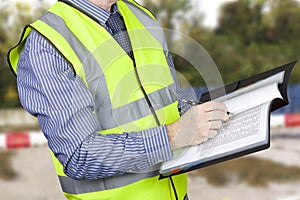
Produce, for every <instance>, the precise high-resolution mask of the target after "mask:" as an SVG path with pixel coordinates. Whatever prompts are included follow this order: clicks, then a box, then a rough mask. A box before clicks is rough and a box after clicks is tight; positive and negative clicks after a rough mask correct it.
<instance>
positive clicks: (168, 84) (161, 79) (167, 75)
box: [9, 0, 187, 200]
mask: <svg viewBox="0 0 300 200" xmlns="http://www.w3.org/2000/svg"><path fill="white" fill-rule="evenodd" d="M117 4H118V9H119V11H120V13H121V14H122V16H123V18H124V22H125V25H126V27H127V31H128V34H129V38H130V41H131V45H132V48H133V54H134V59H131V58H130V57H129V56H128V54H127V53H126V52H125V51H124V50H123V49H122V48H121V47H120V46H119V44H118V43H117V42H116V41H115V40H114V39H113V37H112V36H111V34H110V33H109V32H108V31H107V30H106V29H105V28H104V27H102V26H101V25H99V24H98V23H97V22H96V21H95V20H93V18H92V17H90V16H88V15H86V14H85V13H83V12H81V11H80V10H78V9H76V8H74V7H72V6H70V5H68V4H67V3H66V2H62V1H59V2H57V3H55V4H54V5H53V6H52V7H51V8H50V9H49V11H48V12H47V13H46V14H45V15H43V16H42V17H41V18H40V19H39V20H37V21H35V22H34V23H32V24H30V25H29V26H27V27H26V28H25V30H24V32H23V36H22V38H21V41H20V42H19V44H18V45H17V46H16V47H14V48H13V49H11V50H10V52H9V62H10V65H11V67H12V69H13V71H14V72H15V73H16V74H17V65H18V60H19V56H20V53H21V51H22V49H23V47H24V44H25V41H26V38H27V36H28V35H29V33H30V31H31V30H32V29H34V30H36V31H37V32H39V33H40V34H41V35H43V36H44V37H45V38H47V39H48V40H49V41H50V42H51V43H52V45H53V46H54V47H55V48H56V49H57V50H58V51H59V52H60V53H61V55H62V56H64V58H65V59H66V60H67V61H68V62H69V63H70V64H71V65H72V67H73V68H74V70H75V72H76V74H78V75H79V76H80V78H81V79H82V80H83V81H84V83H85V84H86V86H87V88H88V89H89V90H90V92H91V93H92V95H93V97H94V102H95V112H94V113H95V116H96V117H97V119H98V121H99V124H100V126H101V130H99V134H109V133H118V134H121V133H123V132H136V131H142V130H146V129H149V128H153V127H156V126H159V125H164V124H170V123H173V122H174V121H176V120H178V119H179V113H178V107H177V106H178V101H177V98H176V95H175V94H176V88H175V82H174V79H173V76H172V74H171V70H170V67H169V66H168V63H167V61H166V55H165V51H164V49H166V43H165V39H164V35H163V32H162V30H161V29H160V27H159V25H158V23H157V22H156V20H155V18H154V17H153V16H152V14H151V13H150V12H149V11H148V10H147V9H145V8H144V7H142V6H140V5H139V4H137V3H136V2H134V1H132V0H123V1H118V2H117ZM99 148H100V147H99ZM52 158H53V161H54V166H55V169H56V172H57V174H58V176H59V181H60V183H61V186H62V189H63V191H64V194H65V196H66V197H67V198H68V199H72V200H73V199H74V200H75V199H76V200H77V199H84V200H94V199H95V200H96V199H97V200H100V199H103V200H104V199H105V200H109V199H130V200H132V199H137V200H140V199H143V200H144V199H145V200H146V199H149V200H157V199H166V200H169V199H170V200H171V199H175V198H176V197H175V194H174V191H173V188H172V184H173V187H175V188H176V193H177V196H178V199H183V198H184V196H185V195H186V192H187V177H186V175H185V174H183V175H178V176H174V177H173V183H171V181H170V179H162V180H159V179H158V177H159V173H158V171H152V172H145V173H137V174H135V173H127V174H124V175H122V176H115V177H112V178H105V179H99V180H95V181H84V180H74V179H72V178H70V177H68V176H66V174H65V173H64V169H63V166H62V164H61V163H60V162H59V161H58V159H57V158H56V157H55V152H54V153H52Z"/></svg>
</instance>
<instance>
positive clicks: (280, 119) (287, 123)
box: [270, 113, 300, 128]
mask: <svg viewBox="0 0 300 200" xmlns="http://www.w3.org/2000/svg"><path fill="white" fill-rule="evenodd" d="M270 126H271V127H274V128H276V127H286V128H288V127H295V126H300V113H293V114H285V115H271V120H270Z"/></svg>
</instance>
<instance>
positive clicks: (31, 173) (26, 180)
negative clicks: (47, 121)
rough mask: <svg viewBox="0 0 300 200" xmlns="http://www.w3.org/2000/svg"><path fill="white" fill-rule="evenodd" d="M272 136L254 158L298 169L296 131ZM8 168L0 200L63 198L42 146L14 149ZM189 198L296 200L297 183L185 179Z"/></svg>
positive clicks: (298, 199) (298, 195)
mask: <svg viewBox="0 0 300 200" xmlns="http://www.w3.org/2000/svg"><path fill="white" fill-rule="evenodd" d="M273 132H274V131H273ZM272 135H273V137H272V143H271V147H270V148H269V149H268V150H265V151H262V152H259V153H256V154H254V155H255V156H259V157H261V158H265V159H272V160H274V161H277V162H281V163H284V164H286V165H297V166H300V145H299V144H300V128H297V129H289V130H285V129H284V130H277V131H276V133H272ZM12 165H13V168H14V170H15V171H17V173H18V178H16V179H15V180H13V181H8V182H7V181H2V180H0V200H63V199H65V198H64V196H63V195H62V193H61V189H60V186H59V184H58V181H57V178H56V174H55V172H54V168H53V165H52V162H51V159H50V154H49V151H48V149H47V148H46V147H36V148H31V149H22V150H16V151H15V152H14V154H13V159H12ZM189 196H190V199H191V200H241V199H242V200H300V181H299V182H292V183H284V184H277V183H271V184H269V186H267V187H249V186H248V185H247V184H232V185H227V186H225V187H215V186H211V185H209V184H208V183H207V182H206V180H205V179H204V178H201V177H189Z"/></svg>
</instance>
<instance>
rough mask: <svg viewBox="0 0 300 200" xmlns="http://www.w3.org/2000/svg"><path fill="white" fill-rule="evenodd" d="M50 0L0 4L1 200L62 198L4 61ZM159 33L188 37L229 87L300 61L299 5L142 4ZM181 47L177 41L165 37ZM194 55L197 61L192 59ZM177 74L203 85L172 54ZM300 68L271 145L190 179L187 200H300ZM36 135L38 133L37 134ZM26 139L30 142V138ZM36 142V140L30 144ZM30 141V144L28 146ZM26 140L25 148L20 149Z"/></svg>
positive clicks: (224, 0) (284, 1) (171, 0)
mask: <svg viewBox="0 0 300 200" xmlns="http://www.w3.org/2000/svg"><path fill="white" fill-rule="evenodd" d="M55 2H56V1H54V0H23V1H21V0H19V1H18V0H0V15H1V17H0V64H1V65H0V86H1V87H0V199H1V200H2V199H4V200H15V199H26V200H27V199H28V200H35V199H37V200H60V199H64V197H63V195H62V194H61V191H60V188H59V185H58V182H57V179H56V175H55V172H54V169H53V166H52V163H51V159H50V154H49V152H48V150H47V147H46V145H45V140H44V139H43V138H40V137H39V136H37V135H40V130H39V126H38V123H37V121H36V119H35V118H33V117H31V116H29V115H28V114H27V113H26V112H24V110H23V109H22V108H21V105H20V103H19V100H18V93H17V89H16V78H15V77H14V75H13V74H12V73H11V71H10V69H9V67H8V64H7V61H6V59H7V58H6V56H7V52H8V50H9V49H10V48H11V47H12V46H14V45H15V44H16V43H17V42H18V41H19V38H20V35H21V33H22V30H23V28H24V26H25V25H26V24H28V23H30V22H32V21H34V20H35V19H37V18H38V17H39V16H41V15H42V14H43V13H44V12H45V11H46V10H47V9H48V8H49V7H50V6H51V5H52V4H53V3H55ZM138 2H139V3H141V4H143V5H144V6H146V7H147V8H149V9H150V10H151V11H152V12H153V14H154V15H155V16H157V18H158V20H159V22H160V24H161V25H162V27H164V28H168V29H172V30H176V31H179V32H181V33H184V34H186V35H188V36H190V37H191V38H192V39H193V40H195V41H197V42H198V43H199V44H201V45H202V46H203V47H204V49H205V50H206V51H207V52H208V53H209V55H210V56H211V57H212V59H213V60H214V62H215V63H216V65H217V67H218V69H219V71H220V73H221V75H222V78H223V81H224V83H225V84H226V83H230V82H234V81H237V80H240V79H242V78H245V77H248V76H250V75H254V74H257V73H259V72H263V71H265V70H267V69H271V68H274V67H277V66H280V65H283V64H286V63H289V62H292V61H294V60H298V59H299V58H300V1H298V0H211V1H204V0H151V1H150V0H139V1H138ZM168 40H169V41H168V42H169V47H170V45H172V47H170V48H172V49H177V48H182V49H186V51H189V53H190V54H193V49H188V46H185V45H187V44H184V43H182V42H181V41H182V38H180V37H174V38H168ZM195 56H197V55H195ZM173 57H174V62H175V66H176V69H177V70H178V71H179V72H180V73H181V74H183V75H184V77H185V78H186V79H187V80H188V81H189V82H190V83H191V84H192V86H193V87H195V88H196V89H199V88H200V89H201V88H203V87H204V86H205V84H204V83H203V80H202V78H201V77H199V76H197V74H198V73H195V69H194V68H193V66H191V65H190V64H189V62H187V61H186V60H185V59H184V58H181V57H180V56H178V55H176V54H174V55H173ZM299 77H300V66H299V64H296V67H295V69H294V71H293V72H292V75H291V78H290V85H289V88H288V94H289V100H290V104H289V105H288V106H286V107H284V108H282V109H280V110H278V111H276V112H275V113H273V114H272V116H271V120H272V119H273V117H274V118H275V117H279V118H280V119H281V120H282V122H281V123H279V124H276V125H274V126H272V127H271V147H270V148H269V149H268V150H265V151H262V152H259V153H255V154H253V155H251V156H245V157H243V158H239V159H234V160H232V161H227V162H224V163H222V164H217V165H214V166H211V167H206V168H204V169H201V170H197V171H194V172H192V173H190V174H189V181H190V188H189V193H190V199H192V200H197V199H204V200H216V199H220V200H233V199H235V200H239V199H244V200H245V199H263V200H267V199H270V200H271V199H272V200H273V199H278V200H285V199H286V200H288V199H289V200H300V189H299V188H300V145H299V142H300V126H299V127H298V125H299V124H298V122H299V121H300V117H299V114H298V113H300V78H299ZM36 132H37V133H36ZM28 135H29V136H28ZM32 138H35V139H32ZM29 140H34V143H32V142H31V143H30V142H28V141H29ZM24 142H25V143H26V144H24Z"/></svg>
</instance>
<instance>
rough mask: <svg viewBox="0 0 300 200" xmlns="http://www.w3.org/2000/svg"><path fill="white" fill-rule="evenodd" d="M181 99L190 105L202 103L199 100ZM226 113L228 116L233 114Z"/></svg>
mask: <svg viewBox="0 0 300 200" xmlns="http://www.w3.org/2000/svg"><path fill="white" fill-rule="evenodd" d="M181 101H182V102H184V103H187V104H190V105H192V106H196V105H199V104H201V103H202V102H200V101H194V100H188V99H183V100H181ZM227 115H229V117H232V116H233V113H232V112H229V111H227Z"/></svg>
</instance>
